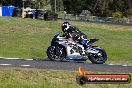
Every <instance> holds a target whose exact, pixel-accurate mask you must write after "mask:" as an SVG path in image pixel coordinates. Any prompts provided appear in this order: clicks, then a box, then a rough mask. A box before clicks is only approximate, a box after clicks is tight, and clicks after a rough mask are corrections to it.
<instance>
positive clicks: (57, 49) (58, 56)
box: [47, 46, 66, 61]
mask: <svg viewBox="0 0 132 88" xmlns="http://www.w3.org/2000/svg"><path fill="white" fill-rule="evenodd" d="M47 56H48V58H49V59H50V60H51V61H63V60H64V59H65V58H66V52H65V49H64V48H63V47H62V46H49V47H48V49H47Z"/></svg>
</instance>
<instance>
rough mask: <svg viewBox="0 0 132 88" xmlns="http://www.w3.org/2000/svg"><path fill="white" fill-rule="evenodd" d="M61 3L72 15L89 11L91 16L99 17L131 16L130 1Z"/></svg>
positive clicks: (104, 0) (75, 1) (84, 0)
mask: <svg viewBox="0 0 132 88" xmlns="http://www.w3.org/2000/svg"><path fill="white" fill-rule="evenodd" d="M63 2H64V3H63V4H64V10H65V11H67V12H68V13H73V14H80V13H81V11H82V10H89V11H90V12H91V13H92V15H94V16H99V17H109V16H112V15H116V14H117V15H118V14H119V16H121V17H123V16H125V17H127V16H128V15H132V0H63Z"/></svg>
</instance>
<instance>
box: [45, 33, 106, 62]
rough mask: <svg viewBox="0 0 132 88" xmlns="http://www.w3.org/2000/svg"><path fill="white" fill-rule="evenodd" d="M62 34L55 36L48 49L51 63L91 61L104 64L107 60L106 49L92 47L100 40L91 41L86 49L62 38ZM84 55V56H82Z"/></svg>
mask: <svg viewBox="0 0 132 88" xmlns="http://www.w3.org/2000/svg"><path fill="white" fill-rule="evenodd" d="M60 34H61V33H58V34H56V35H54V37H53V39H52V41H51V46H49V47H48V49H47V56H48V58H49V59H50V60H51V61H63V60H74V61H86V60H88V59H89V60H90V61H91V62H92V63H95V64H103V63H105V62H106V60H107V54H106V52H105V50H104V49H102V48H100V47H98V46H92V44H93V43H94V42H95V41H98V40H99V39H90V40H89V46H88V47H87V48H84V46H83V45H81V44H79V43H78V42H76V41H74V40H72V39H70V38H69V39H67V38H66V37H64V36H60ZM82 53H83V54H82Z"/></svg>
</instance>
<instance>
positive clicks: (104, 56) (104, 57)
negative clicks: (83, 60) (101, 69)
mask: <svg viewBox="0 0 132 88" xmlns="http://www.w3.org/2000/svg"><path fill="white" fill-rule="evenodd" d="M95 49H96V50H99V53H98V54H96V55H90V56H89V60H90V61H91V62H92V63H94V64H103V63H105V62H106V60H107V54H106V52H105V50H104V49H101V48H95ZM99 55H100V56H99Z"/></svg>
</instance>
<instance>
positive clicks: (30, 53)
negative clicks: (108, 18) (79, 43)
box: [0, 17, 132, 65]
mask: <svg viewBox="0 0 132 88" xmlns="http://www.w3.org/2000/svg"><path fill="white" fill-rule="evenodd" d="M61 23H62V21H43V20H32V19H22V18H10V17H0V57H16V58H24V59H27V58H38V59H45V58H47V55H46V50H47V48H48V46H49V45H50V41H51V39H52V37H53V35H54V34H55V33H58V32H60V31H61V27H60V26H61ZM71 24H72V25H74V26H77V27H78V28H79V29H80V30H81V31H82V32H83V33H85V34H87V36H88V39H89V38H98V39H100V40H99V41H98V42H96V43H95V44H94V45H99V46H101V47H102V48H104V49H105V50H106V52H107V54H108V61H107V62H106V63H114V64H127V65H132V27H130V26H115V25H103V24H94V23H83V22H71Z"/></svg>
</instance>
